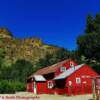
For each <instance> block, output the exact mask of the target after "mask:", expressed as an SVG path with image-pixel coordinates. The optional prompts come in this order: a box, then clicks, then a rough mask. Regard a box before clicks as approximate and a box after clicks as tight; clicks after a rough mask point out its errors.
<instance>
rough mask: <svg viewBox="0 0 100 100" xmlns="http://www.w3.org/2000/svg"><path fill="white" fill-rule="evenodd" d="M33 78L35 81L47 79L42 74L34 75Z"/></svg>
mask: <svg viewBox="0 0 100 100" xmlns="http://www.w3.org/2000/svg"><path fill="white" fill-rule="evenodd" d="M33 78H34V79H35V81H46V79H45V78H44V77H43V76H42V75H34V76H33Z"/></svg>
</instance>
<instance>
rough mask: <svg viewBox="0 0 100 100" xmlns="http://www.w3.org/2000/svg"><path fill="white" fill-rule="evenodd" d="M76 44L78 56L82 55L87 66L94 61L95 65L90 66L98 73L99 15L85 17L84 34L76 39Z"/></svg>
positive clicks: (99, 46) (99, 49)
mask: <svg viewBox="0 0 100 100" xmlns="http://www.w3.org/2000/svg"><path fill="white" fill-rule="evenodd" d="M77 44H78V51H79V54H80V56H81V55H83V56H84V57H85V58H86V59H87V60H86V61H87V63H88V64H91V63H92V61H93V60H94V61H95V63H96V64H95V63H94V64H92V65H93V66H95V67H96V68H94V67H93V68H94V69H95V70H96V71H98V67H97V66H98V63H100V14H97V15H96V17H95V18H94V17H92V16H91V15H89V16H88V17H87V26H86V29H85V34H83V35H81V36H79V37H78V39H77ZM99 65H100V64H99ZM99 70H100V68H99Z"/></svg>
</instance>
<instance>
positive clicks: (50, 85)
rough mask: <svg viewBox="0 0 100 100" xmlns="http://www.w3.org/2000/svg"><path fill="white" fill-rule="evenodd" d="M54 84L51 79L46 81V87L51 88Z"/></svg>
mask: <svg viewBox="0 0 100 100" xmlns="http://www.w3.org/2000/svg"><path fill="white" fill-rule="evenodd" d="M53 86H54V84H53V82H52V81H48V89H52V88H53Z"/></svg>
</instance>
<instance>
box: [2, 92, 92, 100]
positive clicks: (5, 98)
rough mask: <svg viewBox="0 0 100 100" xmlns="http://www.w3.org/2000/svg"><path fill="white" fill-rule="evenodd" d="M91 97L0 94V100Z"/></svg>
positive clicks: (81, 99)
mask: <svg viewBox="0 0 100 100" xmlns="http://www.w3.org/2000/svg"><path fill="white" fill-rule="evenodd" d="M91 99H92V95H78V96H63V95H47V94H42V95H34V94H32V93H28V92H18V93H16V94H0V100H91Z"/></svg>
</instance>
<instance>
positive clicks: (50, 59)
mask: <svg viewBox="0 0 100 100" xmlns="http://www.w3.org/2000/svg"><path fill="white" fill-rule="evenodd" d="M68 58H70V52H69V51H68V50H66V49H64V48H62V49H60V50H58V51H57V52H55V53H54V54H47V55H46V56H45V58H42V59H39V62H38V63H37V64H36V66H37V67H38V68H41V67H42V68H43V67H47V66H50V65H52V64H55V63H57V62H59V61H63V60H65V59H68Z"/></svg>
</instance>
